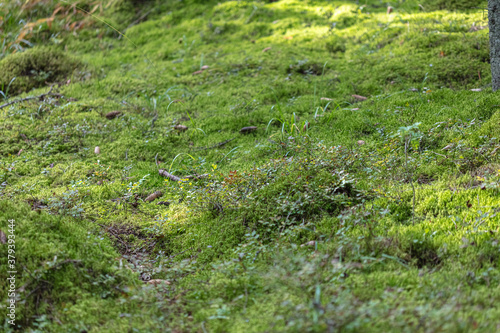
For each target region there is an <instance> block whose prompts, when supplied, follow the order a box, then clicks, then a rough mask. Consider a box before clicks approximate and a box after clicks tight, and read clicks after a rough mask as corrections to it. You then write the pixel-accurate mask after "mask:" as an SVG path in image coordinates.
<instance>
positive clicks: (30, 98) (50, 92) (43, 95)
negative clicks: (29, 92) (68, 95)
mask: <svg viewBox="0 0 500 333" xmlns="http://www.w3.org/2000/svg"><path fill="white" fill-rule="evenodd" d="M45 96H57V97H62V95H61V94H56V93H52V87H50V90H49V92H46V93H44V94H41V95H38V96H30V97H25V98H21V99H16V100H13V101H12V102H8V103H5V104H2V105H0V109H3V108H6V107H7V106H9V105H12V104H16V103H20V102H25V101H29V100H32V99H37V98H44V97H45Z"/></svg>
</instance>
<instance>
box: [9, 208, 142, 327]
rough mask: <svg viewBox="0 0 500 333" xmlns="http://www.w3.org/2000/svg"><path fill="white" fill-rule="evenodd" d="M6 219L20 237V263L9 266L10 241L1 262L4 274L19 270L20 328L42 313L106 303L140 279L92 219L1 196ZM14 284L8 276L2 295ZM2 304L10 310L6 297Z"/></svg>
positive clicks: (17, 248)
mask: <svg viewBox="0 0 500 333" xmlns="http://www.w3.org/2000/svg"><path fill="white" fill-rule="evenodd" d="M0 219H1V222H0V229H1V230H2V231H3V232H4V233H5V234H7V235H14V237H9V239H14V240H15V242H14V243H13V244H14V245H15V251H14V253H12V255H13V257H15V265H14V267H12V268H11V269H7V267H8V265H7V260H8V258H7V254H8V248H7V244H4V245H2V246H1V247H0V254H1V259H0V263H1V265H2V269H3V270H4V274H7V273H6V271H7V270H9V271H17V273H15V274H14V275H15V285H16V288H19V290H20V291H19V293H18V298H17V300H16V304H17V310H16V320H15V322H16V324H17V326H16V328H18V329H20V328H26V327H29V326H31V324H32V323H33V321H36V320H37V319H39V318H44V317H47V318H50V319H51V320H54V318H61V316H62V315H64V316H66V314H67V313H71V312H72V309H73V307H78V304H79V303H81V302H87V304H91V306H92V307H94V306H105V305H104V304H110V303H111V300H112V299H116V297H117V296H119V295H120V290H123V288H124V287H125V286H127V285H129V284H130V285H132V284H135V283H137V282H136V278H135V277H134V276H133V274H132V273H131V271H129V270H127V269H122V270H120V269H119V268H118V267H117V262H116V260H115V259H116V257H117V256H118V254H117V253H116V252H115V250H114V249H113V248H112V247H111V246H110V244H109V241H107V240H104V239H102V238H101V237H99V236H97V235H94V234H93V233H91V230H93V229H94V228H93V227H92V226H91V225H89V224H88V222H83V221H78V220H73V219H70V218H62V217H59V216H50V215H48V214H47V213H45V212H41V211H39V210H38V211H32V210H31V209H30V207H29V206H28V205H26V204H20V203H13V202H8V201H5V200H3V201H0ZM11 220H12V221H13V222H12V225H13V227H12V228H10V227H9V224H10V222H9V221H11ZM9 230H13V232H10V231H9ZM3 276H5V275H3ZM115 288H118V289H115ZM8 289H9V286H8V284H7V281H6V280H5V279H2V281H1V282H0V295H2V299H5V297H6V296H7V294H8ZM113 289H114V290H113ZM99 304H101V305H99ZM107 306H109V305H107ZM2 307H3V309H4V310H5V308H6V303H3V305H2ZM4 312H5V311H4ZM63 320H65V319H63Z"/></svg>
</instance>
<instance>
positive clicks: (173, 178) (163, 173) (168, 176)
mask: <svg viewBox="0 0 500 333" xmlns="http://www.w3.org/2000/svg"><path fill="white" fill-rule="evenodd" d="M158 173H159V174H160V176H163V177H166V178H168V179H170V180H173V181H174V182H180V181H181V179H180V178H179V177H177V176H174V175H172V174H171V173H169V172H167V170H163V169H160V170H158Z"/></svg>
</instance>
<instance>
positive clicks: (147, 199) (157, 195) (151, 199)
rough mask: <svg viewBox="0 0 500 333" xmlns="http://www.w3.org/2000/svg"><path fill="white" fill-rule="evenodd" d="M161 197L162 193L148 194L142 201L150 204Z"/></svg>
mask: <svg viewBox="0 0 500 333" xmlns="http://www.w3.org/2000/svg"><path fill="white" fill-rule="evenodd" d="M162 195H163V192H162V191H156V192H155V193H152V194H150V195H149V196H148V197H147V198H146V199H144V201H146V202H151V201H154V200H156V199H157V198H159V197H161V196H162Z"/></svg>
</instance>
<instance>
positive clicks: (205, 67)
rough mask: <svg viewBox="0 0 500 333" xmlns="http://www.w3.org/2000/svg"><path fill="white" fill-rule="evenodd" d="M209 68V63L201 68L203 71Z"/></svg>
mask: <svg viewBox="0 0 500 333" xmlns="http://www.w3.org/2000/svg"><path fill="white" fill-rule="evenodd" d="M209 68H210V66H207V65H205V66H201V70H202V71H204V70H205V69H209Z"/></svg>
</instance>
